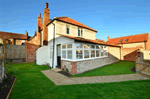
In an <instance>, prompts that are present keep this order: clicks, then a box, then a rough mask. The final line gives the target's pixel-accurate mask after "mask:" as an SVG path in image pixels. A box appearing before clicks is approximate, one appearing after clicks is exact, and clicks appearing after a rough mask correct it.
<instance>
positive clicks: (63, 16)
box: [54, 16, 68, 19]
mask: <svg viewBox="0 0 150 99" xmlns="http://www.w3.org/2000/svg"><path fill="white" fill-rule="evenodd" d="M67 17H68V16H61V17H54V19H56V18H67Z"/></svg>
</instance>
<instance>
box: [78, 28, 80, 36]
mask: <svg viewBox="0 0 150 99" xmlns="http://www.w3.org/2000/svg"><path fill="white" fill-rule="evenodd" d="M78 36H80V29H79V28H78Z"/></svg>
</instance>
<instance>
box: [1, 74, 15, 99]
mask: <svg viewBox="0 0 150 99" xmlns="http://www.w3.org/2000/svg"><path fill="white" fill-rule="evenodd" d="M15 80H16V77H15V76H12V75H10V74H7V78H6V79H4V80H3V83H0V97H1V99H8V98H9V96H10V93H11V91H12V88H13V86H14V83H15Z"/></svg>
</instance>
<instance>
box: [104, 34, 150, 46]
mask: <svg viewBox="0 0 150 99" xmlns="http://www.w3.org/2000/svg"><path fill="white" fill-rule="evenodd" d="M148 36H149V33H144V34H138V35H131V36H125V37H118V38H112V39H109V40H107V43H110V44H127V43H136V42H146V41H147V40H148Z"/></svg>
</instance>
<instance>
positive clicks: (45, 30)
mask: <svg viewBox="0 0 150 99" xmlns="http://www.w3.org/2000/svg"><path fill="white" fill-rule="evenodd" d="M49 13H50V10H49V9H48V3H46V6H45V9H44V13H43V45H48V28H47V26H46V25H47V24H48V23H49V21H50V19H49Z"/></svg>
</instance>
